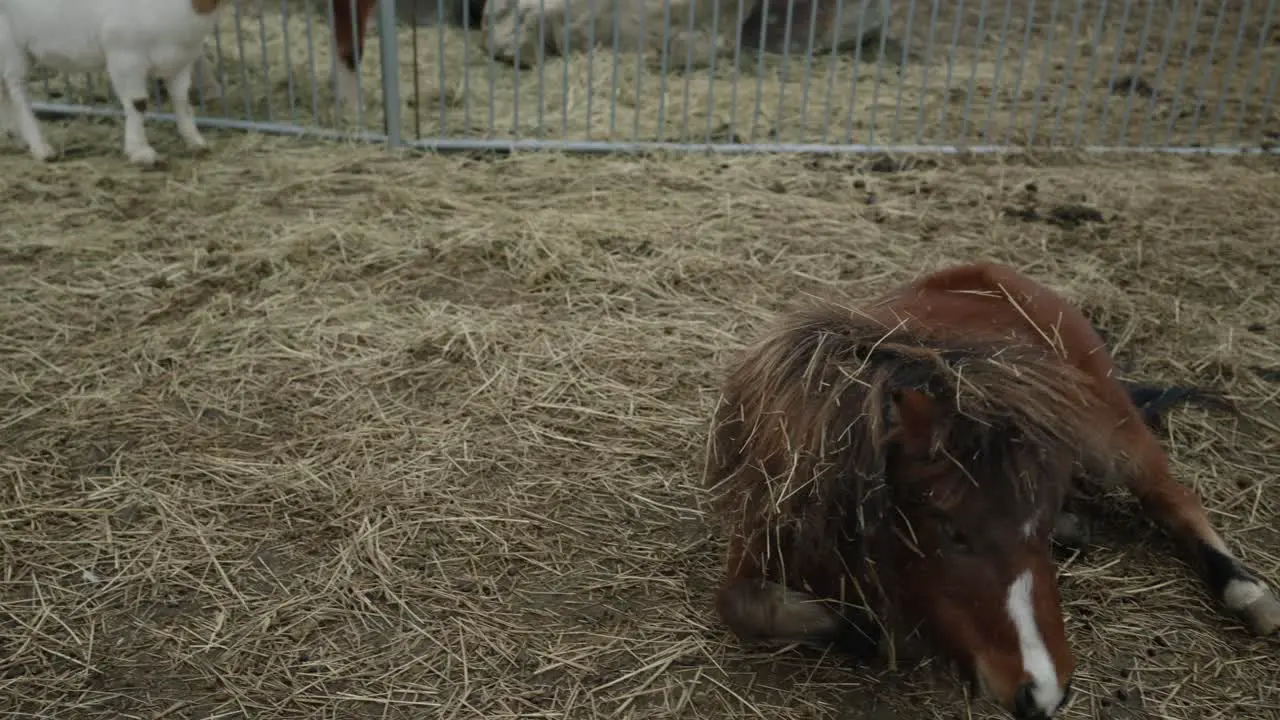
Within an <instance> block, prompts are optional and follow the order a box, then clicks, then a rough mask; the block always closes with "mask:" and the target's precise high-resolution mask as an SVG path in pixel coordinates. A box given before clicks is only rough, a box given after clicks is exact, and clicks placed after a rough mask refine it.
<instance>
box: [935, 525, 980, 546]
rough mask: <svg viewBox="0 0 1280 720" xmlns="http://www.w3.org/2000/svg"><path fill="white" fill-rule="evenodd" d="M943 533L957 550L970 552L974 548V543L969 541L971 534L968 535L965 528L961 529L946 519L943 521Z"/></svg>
mask: <svg viewBox="0 0 1280 720" xmlns="http://www.w3.org/2000/svg"><path fill="white" fill-rule="evenodd" d="M942 533H943V536H944V537H946V539H947V542H948V543H950V544H951V546H952V547H953V548H955V549H956V550H959V551H961V552H969V551H970V550H972V549H973V545H971V544H970V542H969V536H968V535H966V534H965V532H964V531H963V530H960V529H959V528H957V527H956V526H955V525H953V524H951V523H950V522H945V521H944V522H943V523H942Z"/></svg>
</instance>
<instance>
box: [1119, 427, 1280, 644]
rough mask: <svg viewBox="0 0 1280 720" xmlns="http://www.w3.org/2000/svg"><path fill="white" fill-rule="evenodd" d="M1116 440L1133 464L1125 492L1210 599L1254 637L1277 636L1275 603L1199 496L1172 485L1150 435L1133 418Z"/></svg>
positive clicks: (1279, 603) (1279, 604) (1279, 607)
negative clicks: (1181, 555) (1189, 565)
mask: <svg viewBox="0 0 1280 720" xmlns="http://www.w3.org/2000/svg"><path fill="white" fill-rule="evenodd" d="M1117 440H1118V442H1119V445H1120V446H1122V447H1124V448H1125V450H1126V451H1127V452H1128V454H1129V456H1130V457H1131V458H1132V460H1133V472H1131V473H1128V477H1127V478H1126V479H1127V482H1128V486H1129V489H1130V490H1131V491H1132V492H1133V494H1134V496H1135V497H1137V499H1138V501H1139V502H1140V503H1141V505H1142V508H1143V510H1144V511H1145V512H1146V513H1147V514H1148V515H1149V516H1151V517H1152V519H1154V520H1156V521H1157V522H1159V523H1160V524H1161V525H1162V526H1163V527H1164V528H1165V529H1166V530H1167V531H1168V532H1169V533H1170V534H1171V535H1172V536H1173V537H1174V539H1175V540H1176V541H1178V542H1179V543H1180V544H1181V545H1182V546H1183V548H1184V550H1185V551H1186V552H1187V553H1188V555H1189V556H1190V559H1191V560H1192V561H1193V563H1194V564H1195V566H1196V568H1197V570H1198V571H1199V572H1200V575H1201V577H1202V578H1203V580H1204V582H1205V583H1206V584H1207V585H1208V586H1209V590H1210V592H1212V593H1213V595H1214V597H1216V598H1218V600H1219V601H1220V602H1221V603H1222V604H1223V605H1224V606H1225V607H1226V608H1227V610H1229V611H1230V612H1231V613H1232V614H1234V615H1235V616H1236V617H1238V618H1239V619H1240V620H1241V621H1242V622H1243V623H1244V624H1245V626H1246V627H1248V628H1249V630H1250V631H1252V632H1253V633H1254V634H1256V635H1261V636H1267V635H1272V634H1274V633H1276V632H1277V631H1280V600H1277V599H1276V596H1275V594H1274V593H1273V592H1272V590H1271V588H1269V587H1267V585H1266V583H1264V582H1263V581H1262V580H1261V579H1260V578H1259V577H1258V574H1257V573H1256V572H1254V571H1253V570H1252V569H1250V568H1249V567H1247V566H1246V565H1245V564H1244V563H1242V562H1240V561H1239V560H1238V559H1236V557H1235V556H1234V555H1232V554H1231V551H1230V550H1229V549H1228V548H1227V544H1226V543H1225V542H1224V541H1223V539H1222V537H1221V536H1220V535H1219V534H1218V532H1217V531H1216V530H1214V529H1213V526H1212V524H1211V523H1210V522H1209V517H1208V515H1207V514H1206V513H1205V510H1204V505H1203V504H1202V503H1201V501H1200V498H1199V496H1197V495H1196V493H1194V492H1193V491H1192V490H1191V489H1189V488H1187V487H1185V486H1183V485H1181V484H1180V483H1178V481H1177V480H1174V478H1173V476H1172V475H1171V474H1170V473H1169V465H1168V460H1167V459H1166V458H1165V455H1164V451H1163V450H1162V449H1161V448H1160V444H1159V442H1158V441H1157V440H1156V438H1155V436H1153V435H1152V434H1151V432H1150V431H1149V430H1148V429H1147V428H1146V426H1145V425H1143V424H1142V423H1141V422H1138V421H1137V418H1134V419H1133V420H1132V421H1130V422H1129V423H1127V424H1126V425H1125V426H1124V427H1123V428H1122V431H1121V432H1120V433H1118V434H1117Z"/></svg>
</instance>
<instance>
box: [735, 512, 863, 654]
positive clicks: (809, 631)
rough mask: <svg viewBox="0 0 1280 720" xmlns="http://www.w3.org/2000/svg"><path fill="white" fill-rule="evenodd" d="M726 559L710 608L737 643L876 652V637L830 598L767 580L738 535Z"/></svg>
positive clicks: (861, 652)
mask: <svg viewBox="0 0 1280 720" xmlns="http://www.w3.org/2000/svg"><path fill="white" fill-rule="evenodd" d="M729 557H730V560H729V564H728V569H727V572H726V574H725V576H724V579H723V580H722V581H721V583H720V587H719V588H718V589H717V591H716V597H715V607H716V613H717V614H718V615H719V616H720V619H721V620H722V621H723V622H724V624H725V625H726V626H728V628H729V630H730V631H732V632H733V634H734V635H735V636H737V638H738V639H739V640H740V641H742V642H754V643H762V644H769V645H793V644H798V645H804V646H808V647H812V648H817V649H827V648H834V649H836V650H838V651H840V652H844V653H848V654H851V655H854V656H857V657H869V656H871V655H873V654H874V653H875V652H876V650H877V648H878V646H879V636H878V635H877V634H875V633H874V631H873V629H872V628H870V627H867V626H866V625H865V624H863V623H854V622H851V621H850V619H849V618H847V617H846V616H845V614H844V613H841V612H840V611H839V610H838V609H837V606H836V604H835V603H833V602H831V601H827V600H823V599H820V598H817V597H815V596H814V595H812V594H810V593H807V592H804V591H802V590H795V589H792V588H789V587H787V586H786V585H784V584H782V583H779V582H775V581H773V580H770V579H768V578H767V577H766V576H765V572H764V569H763V567H762V564H761V563H760V561H759V559H758V558H757V557H756V555H755V554H754V553H752V552H750V550H749V548H748V547H747V544H746V543H744V542H743V541H742V540H741V539H740V538H737V537H735V538H734V539H733V540H732V541H731V543H730V552H729Z"/></svg>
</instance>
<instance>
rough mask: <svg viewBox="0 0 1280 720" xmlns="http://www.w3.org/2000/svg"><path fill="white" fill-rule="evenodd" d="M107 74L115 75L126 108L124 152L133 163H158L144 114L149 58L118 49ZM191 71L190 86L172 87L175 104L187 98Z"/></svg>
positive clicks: (109, 58) (109, 60)
mask: <svg viewBox="0 0 1280 720" xmlns="http://www.w3.org/2000/svg"><path fill="white" fill-rule="evenodd" d="M107 75H108V76H109V77H110V78H111V87H112V88H113V89H114V90H115V92H116V96H117V97H118V98H119V100H120V105H121V106H122V107H124V154H125V155H126V156H128V158H129V162H131V163H135V164H138V165H154V164H155V163H156V160H158V159H159V156H158V155H157V154H156V151H155V150H154V149H153V148H152V147H151V144H150V143H149V142H147V131H146V128H145V127H144V121H143V117H142V114H143V113H144V112H146V111H147V61H146V59H145V58H143V57H141V56H139V55H136V54H134V53H127V52H115V53H110V54H108V55H107ZM190 81H191V76H190V74H188V75H187V82H188V85H187V87H186V88H183V89H182V90H179V89H178V88H175V87H170V88H169V94H170V95H171V96H173V99H174V103H175V107H176V103H177V102H178V98H180V97H183V98H185V97H186V93H187V92H188V91H189V90H190ZM187 102H190V100H189V99H188V100H187Z"/></svg>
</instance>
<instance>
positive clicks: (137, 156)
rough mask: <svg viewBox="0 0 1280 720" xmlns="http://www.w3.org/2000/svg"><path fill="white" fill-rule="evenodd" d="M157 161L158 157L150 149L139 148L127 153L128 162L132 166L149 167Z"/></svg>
mask: <svg viewBox="0 0 1280 720" xmlns="http://www.w3.org/2000/svg"><path fill="white" fill-rule="evenodd" d="M159 159H160V156H159V155H157V154H156V151H155V150H154V149H152V148H150V147H141V148H137V149H134V150H130V151H129V162H131V163H133V164H134V165H143V166H145V167H151V166H152V165H155V164H156V161H157V160H159Z"/></svg>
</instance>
